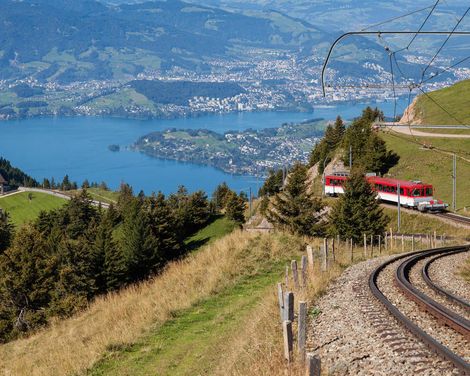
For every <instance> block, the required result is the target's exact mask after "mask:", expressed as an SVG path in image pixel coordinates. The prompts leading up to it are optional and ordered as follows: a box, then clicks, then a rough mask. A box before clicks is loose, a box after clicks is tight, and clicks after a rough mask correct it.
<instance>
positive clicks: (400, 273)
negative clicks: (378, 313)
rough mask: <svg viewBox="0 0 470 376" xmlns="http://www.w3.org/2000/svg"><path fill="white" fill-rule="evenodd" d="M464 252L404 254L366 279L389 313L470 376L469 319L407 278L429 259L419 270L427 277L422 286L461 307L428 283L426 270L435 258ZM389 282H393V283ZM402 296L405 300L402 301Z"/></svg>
mask: <svg viewBox="0 0 470 376" xmlns="http://www.w3.org/2000/svg"><path fill="white" fill-rule="evenodd" d="M468 250H469V247H468V246H459V247H445V248H438V249H431V250H426V251H418V252H413V253H408V254H406V255H401V256H398V257H395V258H392V259H391V260H389V261H387V262H386V263H384V264H382V265H380V266H379V267H377V268H376V269H375V270H374V271H373V272H372V273H371V274H370V276H369V288H370V291H371V292H372V294H373V296H374V297H375V298H377V299H378V300H379V301H380V302H381V303H382V304H383V306H384V307H385V308H386V309H387V310H388V311H389V313H390V314H392V316H394V317H395V318H396V319H397V320H398V321H399V322H400V323H401V324H402V325H403V326H404V327H406V329H408V330H409V331H410V332H411V333H412V334H413V335H414V336H415V337H417V338H418V339H419V340H420V341H421V342H422V343H424V344H425V345H426V346H427V347H428V348H429V349H431V350H432V351H433V352H434V353H437V354H439V355H440V357H441V358H443V359H445V360H446V361H447V362H449V364H452V366H453V367H454V368H455V369H457V370H459V371H460V374H463V375H470V364H469V363H468V361H469V359H470V342H469V341H470V322H469V320H468V319H467V318H465V317H463V316H462V315H460V314H458V313H457V312H455V310H453V309H450V308H449V306H450V307H452V304H449V306H448V305H443V304H442V303H439V302H438V301H436V300H435V299H432V298H431V297H430V296H428V295H427V294H425V293H424V292H423V291H422V290H420V289H418V288H417V286H416V285H417V284H416V285H415V283H413V278H415V277H413V278H411V272H412V269H413V268H416V267H417V266H418V264H420V263H423V261H424V260H426V259H427V258H430V257H431V260H429V261H428V262H426V263H425V264H424V266H423V268H422V272H421V275H423V276H424V275H427V278H428V281H426V279H424V281H425V282H426V284H428V283H430V285H429V288H431V289H432V290H433V291H435V292H436V293H437V294H440V295H443V296H445V297H446V299H448V300H450V301H452V302H453V303H454V304H459V305H460V306H462V304H461V302H458V303H457V302H456V299H454V298H457V299H459V298H458V297H455V296H452V297H451V296H449V294H447V295H446V292H444V290H443V289H442V288H440V287H438V286H436V285H435V284H434V283H433V282H432V280H431V279H430V278H429V273H428V270H429V265H430V264H432V262H433V261H435V260H436V259H438V258H441V257H445V256H448V255H453V254H456V253H460V252H466V251H468ZM390 279H393V281H394V283H393V284H392V283H391V282H392V281H390ZM403 294H404V295H405V296H406V297H407V298H408V299H407V300H403ZM450 295H452V294H450ZM468 309H469V308H468V306H466V305H465V304H463V310H464V311H465V313H468ZM430 333H432V335H431V334H430ZM452 374H454V373H452Z"/></svg>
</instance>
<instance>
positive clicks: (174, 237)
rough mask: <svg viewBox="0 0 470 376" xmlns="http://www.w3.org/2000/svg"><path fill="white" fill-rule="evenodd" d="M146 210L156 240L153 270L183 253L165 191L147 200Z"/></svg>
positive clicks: (151, 231)
mask: <svg viewBox="0 0 470 376" xmlns="http://www.w3.org/2000/svg"><path fill="white" fill-rule="evenodd" d="M146 210H147V211H148V216H149V227H150V233H151V235H152V237H153V238H154V239H155V241H154V247H155V248H154V255H153V256H152V259H153V260H152V263H153V271H155V270H156V269H157V268H158V267H161V266H162V265H163V264H164V262H166V261H169V260H172V259H175V258H176V257H178V256H180V255H181V253H182V248H183V247H182V244H181V243H180V241H179V237H178V234H177V227H176V225H175V218H174V216H173V213H172V211H171V208H170V206H169V205H168V203H167V201H166V199H165V196H164V195H163V193H161V192H159V193H158V194H157V195H152V196H151V197H149V198H148V199H147V200H146Z"/></svg>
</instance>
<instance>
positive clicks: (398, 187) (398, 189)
mask: <svg viewBox="0 0 470 376" xmlns="http://www.w3.org/2000/svg"><path fill="white" fill-rule="evenodd" d="M397 194H398V229H397V232H400V226H401V203H400V183H398V186H397Z"/></svg>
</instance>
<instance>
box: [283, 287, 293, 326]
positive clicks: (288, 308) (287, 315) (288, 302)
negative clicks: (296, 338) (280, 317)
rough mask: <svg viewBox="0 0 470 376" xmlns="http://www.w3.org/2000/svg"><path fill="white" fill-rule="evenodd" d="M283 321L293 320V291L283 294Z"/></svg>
mask: <svg viewBox="0 0 470 376" xmlns="http://www.w3.org/2000/svg"><path fill="white" fill-rule="evenodd" d="M284 321H294V293H293V292H290V291H289V292H286V293H285V294H284Z"/></svg>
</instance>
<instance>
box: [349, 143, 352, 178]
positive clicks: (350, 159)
mask: <svg viewBox="0 0 470 376" xmlns="http://www.w3.org/2000/svg"><path fill="white" fill-rule="evenodd" d="M351 170H352V145H349V172H351Z"/></svg>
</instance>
